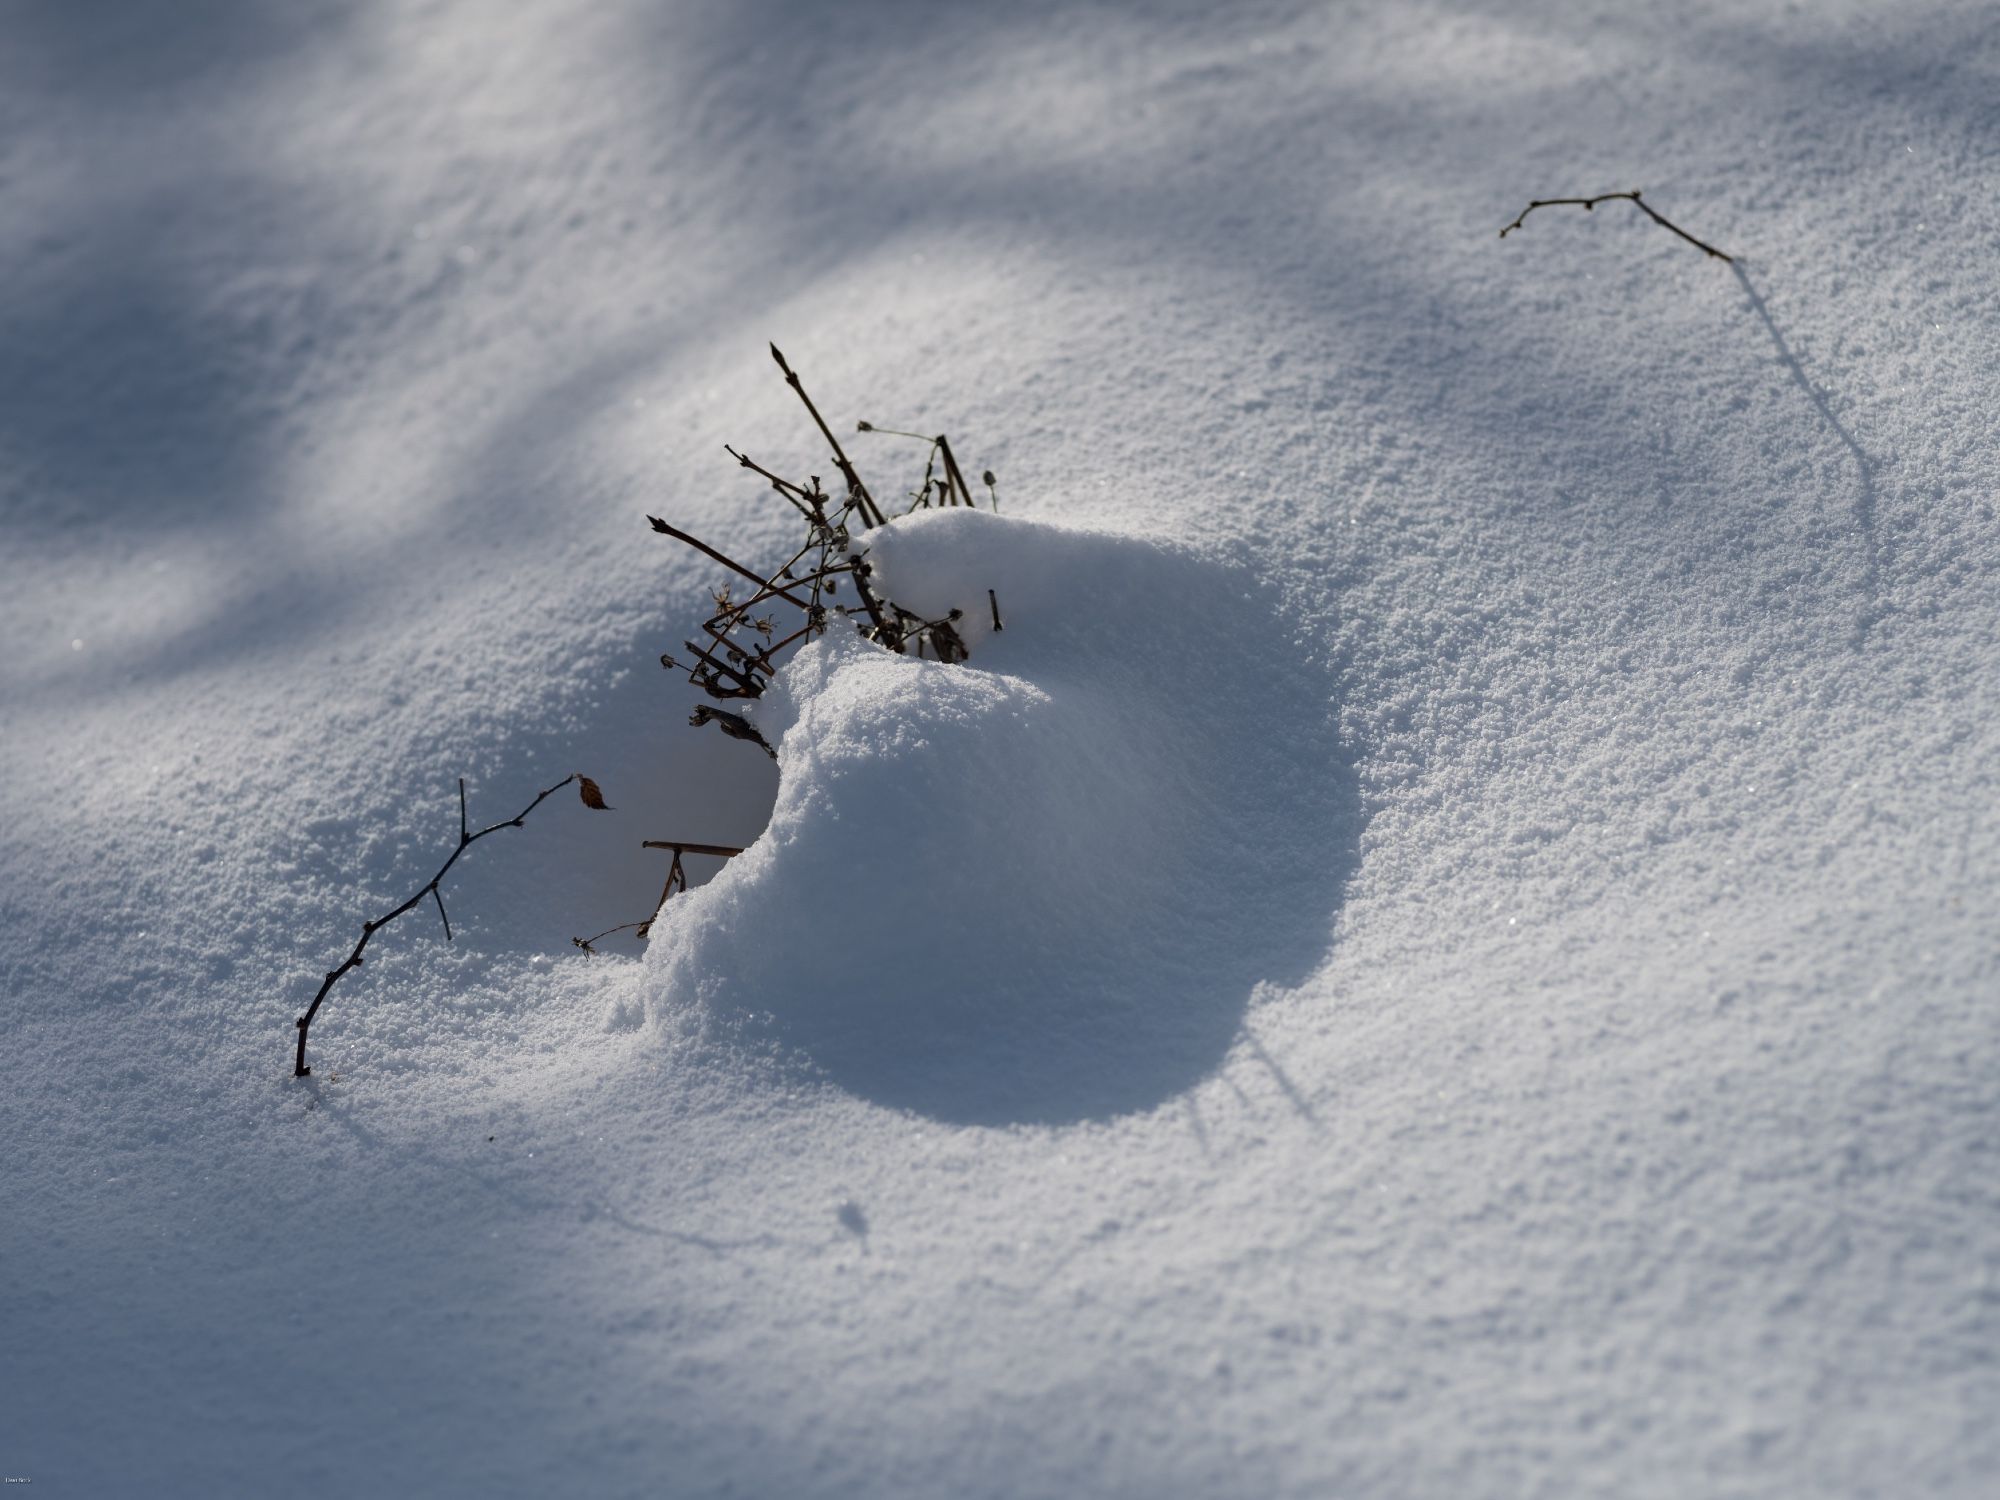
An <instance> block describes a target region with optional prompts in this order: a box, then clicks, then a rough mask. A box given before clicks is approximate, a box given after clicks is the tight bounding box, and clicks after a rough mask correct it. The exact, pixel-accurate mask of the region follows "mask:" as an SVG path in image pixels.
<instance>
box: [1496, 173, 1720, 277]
mask: <svg viewBox="0 0 2000 1500" xmlns="http://www.w3.org/2000/svg"><path fill="white" fill-rule="evenodd" d="M1615 198H1625V199H1629V200H1630V201H1631V202H1632V203H1634V204H1636V205H1637V206H1638V209H1639V212H1641V213H1643V214H1644V215H1645V216H1646V217H1647V218H1649V219H1651V220H1652V221H1653V222H1654V223H1655V224H1657V225H1659V226H1660V227H1661V228H1662V229H1671V230H1672V231H1673V232H1674V233H1675V234H1677V235H1679V236H1680V237H1681V238H1682V239H1684V240H1686V241H1687V242H1688V243H1689V244H1690V245H1692V246H1694V247H1695V249H1697V250H1700V251H1702V252H1703V253H1704V254H1707V255H1712V256H1714V257H1715V258H1716V259H1717V260H1720V261H1728V262H1729V263H1731V264H1732V265H1733V264H1734V263H1735V259H1736V258H1735V257H1734V256H1732V255H1724V254H1723V253H1722V252H1721V251H1720V250H1718V249H1716V248H1715V246H1713V245H1711V244H1708V243H1706V242H1704V241H1702V240H1698V239H1696V238H1695V237H1694V236H1693V235H1691V234H1689V233H1688V232H1687V231H1686V230H1685V229H1683V228H1681V227H1680V225H1678V224H1675V223H1672V222H1671V221H1669V220H1667V219H1665V218H1663V217H1662V216H1661V215H1659V214H1657V213H1655V212H1653V208H1652V205H1651V204H1649V203H1647V202H1646V200H1645V199H1644V198H1642V197H1641V196H1640V194H1639V189H1637V188H1633V189H1632V191H1631V192H1629V193H1599V194H1598V195H1597V196H1596V197H1595V198H1537V199H1535V200H1534V201H1533V202H1532V203H1530V204H1529V205H1528V206H1527V207H1526V208H1524V209H1522V210H1521V212H1520V215H1519V216H1518V217H1517V218H1516V219H1515V220H1514V222H1513V223H1511V224H1509V225H1508V226H1507V227H1506V228H1505V229H1503V230H1501V231H1500V238H1501V239H1503V240H1504V239H1506V238H1507V236H1508V235H1510V234H1512V233H1513V232H1514V231H1515V230H1517V229H1519V228H1520V227H1521V225H1522V223H1523V221H1525V220H1526V219H1527V217H1528V215H1529V214H1531V213H1533V212H1534V211H1535V210H1536V209H1538V208H1560V207H1563V206H1565V205H1574V206H1575V207H1577V208H1581V209H1582V210H1583V211H1584V212H1585V213H1588V212H1590V210H1591V209H1593V208H1595V207H1597V205H1598V204H1600V203H1609V202H1611V201H1612V200H1613V199H1615Z"/></svg>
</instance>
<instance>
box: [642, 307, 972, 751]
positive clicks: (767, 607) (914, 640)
mask: <svg viewBox="0 0 2000 1500" xmlns="http://www.w3.org/2000/svg"><path fill="white" fill-rule="evenodd" d="M771 357H772V358H773V359H775V360H776V361H777V362H778V368H779V369H781V370H783V371H784V372H785V382H786V384H788V385H789V386H791V388H792V389H793V390H794V391H796V392H798V395H799V399H800V400H801V401H802V402H804V403H805V408H806V410H807V411H808V412H810V413H811V414H812V419H813V421H814V423H815V424H816V425H817V426H818V428H819V430H820V432H821V434H822V435H823V436H824V437H825V438H826V440H827V443H828V444H829V445H830V446H831V447H832V449H833V462H834V465H835V467H837V468H838V469H839V470H840V474H841V477H842V479H843V480H844V481H845V482H846V494H845V495H844V496H843V497H842V498H841V499H840V500H839V501H838V503H836V502H835V501H834V499H833V498H832V497H830V496H829V495H828V494H827V493H826V491H825V489H824V488H823V487H822V486H821V484H820V476H819V475H817V474H814V475H812V476H811V477H809V478H808V479H807V480H806V481H805V482H804V483H799V482H797V481H795V480H790V479H785V478H782V477H780V476H779V475H777V474H774V473H773V472H772V471H771V470H769V469H767V468H765V467H764V466H763V465H762V464H760V463H757V462H755V461H754V460H753V459H751V458H750V457H749V456H748V455H747V454H744V453H739V452H737V450H736V449H734V448H730V449H729V450H728V452H729V454H730V456H731V457H733V458H734V459H735V460H736V461H737V463H738V464H740V465H741V466H742V467H744V468H746V469H749V470H752V471H753V472H755V473H757V474H761V475H762V476H763V477H764V478H765V479H767V480H768V481H770V485H771V488H772V489H773V490H775V491H777V493H778V494H779V495H780V496H782V497H783V498H784V500H785V501H786V503H788V504H789V505H791V506H792V507H793V508H794V509H795V510H797V511H798V513H799V515H800V517H801V518H802V520H803V521H804V523H805V536H804V540H803V542H802V543H801V544H800V546H799V548H798V550H797V551H795V552H794V553H793V554H792V555H791V556H790V557H789V558H787V559H786V560H785V562H784V563H783V564H782V565H780V566H779V567H778V568H777V569H775V570H774V571H771V572H759V571H757V570H756V569H753V568H749V567H745V566H744V565H743V564H742V563H740V562H737V561H736V560H735V559H734V558H732V557H729V556H727V555H726V554H725V553H723V552H721V551H719V550H718V549H716V548H714V547H711V546H710V545H709V544H708V543H706V542H704V541H702V540H700V539H699V538H698V537H694V536H690V535H689V534H688V533H687V532H685V531H681V530H678V529H676V528H675V527H673V526H670V525H668V524H667V523H666V522H665V521H663V520H661V519H660V518H659V517H658V516H648V517H647V518H646V519H647V520H649V521H650V522H652V525H653V529H654V530H655V531H658V532H661V533H663V534H664V535H667V536H670V537H673V538H674V539H675V540H676V541H680V542H685V543H686V544H687V545H688V546H690V547H693V548H694V549H696V550H697V551H699V552H701V553H703V554H704V555H705V556H708V557H710V558H713V559H714V560H715V561H716V562H718V563H721V564H722V565H723V566H724V567H726V568H728V569H729V570H730V572H731V573H733V574H734V575H735V577H734V578H733V579H729V580H725V582H724V583H723V585H722V586H721V587H720V588H717V589H715V590H714V591H713V596H714V599H715V605H716V608H715V613H714V614H712V615H710V616H709V617H708V618H707V619H706V620H704V621H702V623H701V627H700V630H701V634H703V635H705V636H706V637H707V638H708V639H707V642H706V644H703V643H701V642H697V641H693V640H688V641H683V642H682V646H683V648H684V649H685V650H686V652H687V653H688V660H687V661H686V662H685V663H682V662H681V661H680V660H679V659H677V658H676V657H675V656H673V655H672V654H671V653H668V654H666V655H663V656H662V657H661V658H660V662H661V665H663V666H665V667H666V668H668V669H669V670H670V671H671V670H675V669H677V668H680V667H682V666H683V665H685V667H686V670H687V674H688V680H689V681H690V682H692V683H694V685H695V686H697V687H699V688H700V689H701V690H702V691H703V692H705V693H706V694H708V696H709V697H711V698H714V699H716V700H718V701H719V702H725V703H726V702H729V701H731V700H733V699H741V698H757V697H761V696H762V695H763V692H764V689H765V687H766V685H767V684H768V683H769V682H770V680H771V678H772V677H773V676H774V675H775V673H776V672H777V668H778V658H779V654H780V653H781V652H783V651H785V650H786V649H787V648H789V647H792V646H795V645H798V644H799V643H801V642H803V641H808V640H811V639H812V638H813V637H815V636H817V635H821V634H823V633H824V632H825V631H826V630H827V629H828V628H829V625H830V624H831V622H832V620H833V618H834V617H855V624H856V626H857V628H858V629H859V630H860V632H861V633H862V634H863V635H864V636H866V637H867V638H868V639H869V640H872V641H874V642H876V643H877V644H878V645H881V646H884V647H887V648H888V649H889V650H891V651H894V652H896V653H898V654H899V655H902V654H909V653H914V654H916V655H917V656H926V655H930V656H935V657H936V658H937V659H938V660H939V661H942V662H962V661H964V660H965V659H966V649H965V642H964V640H963V638H962V637H961V636H960V635H959V632H958V630H957V628H956V626H957V622H958V620H959V619H960V618H961V615H960V612H959V611H958V610H953V611H951V612H950V614H948V615H947V616H945V617H944V618H942V619H937V620H928V619H925V618H924V617H923V616H922V615H920V614H918V613H916V612H914V611H912V610H908V609H905V608H903V607H902V606H900V605H898V604H897V603H896V602H895V601H894V600H892V599H886V598H884V597H883V596H882V594H881V591H880V590H879V589H878V588H876V586H875V584H874V580H873V570H872V568H871V566H870V564H869V562H868V557H867V549H866V547H865V545H862V544H861V543H860V541H859V538H858V537H857V535H856V533H857V532H865V531H868V530H871V529H873V528H874V527H877V526H882V525H885V524H887V520H888V518H887V516H886V515H885V514H884V513H883V510H882V508H881V506H880V505H879V504H877V502H876V500H875V497H874V495H873V494H872V493H871V492H870V490H869V488H868V486H867V484H866V483H864V482H863V480H862V478H861V475H860V472H859V471H858V470H857V469H856V468H855V467H854V464H853V462H852V461H851V460H850V459H849V458H848V456H847V452H846V450H845V449H844V448H842V447H841V445H840V439H839V438H837V437H835V436H834V435H833V429H832V428H830V427H829V426H827V423H826V419H825V418H824V417H822V416H821V415H820V412H819V408H818V407H817V406H815V405H814V404H813V400H812V397H811V396H809V395H807V394H806V388H805V385H804V383H803V382H802V381H800V379H799V376H798V372H797V371H796V370H794V369H793V368H792V367H791V364H790V363H789V362H788V361H787V360H786V359H785V356H784V354H783V353H782V352H781V351H780V350H779V348H778V346H777V345H776V344H773V345H772V346H771ZM857 430H859V431H861V432H880V433H885V434H887V435H890V436H894V437H913V438H916V439H917V440H918V441H919V442H925V443H928V444H930V452H929V454H928V455H927V456H926V459H925V463H924V477H923V482H922V483H921V484H920V485H919V486H918V487H917V489H915V490H914V491H912V492H911V493H910V496H909V500H910V504H909V505H908V507H907V508H906V510H928V509H931V508H933V506H944V507H949V506H971V507H976V506H977V504H978V502H977V500H976V499H975V498H974V496H973V493H972V490H971V487H970V486H969V485H967V484H966V482H965V474H964V472H963V471H962V470H961V469H960V468H959V466H958V459H957V457H956V456H955V455H954V454H953V453H952V451H951V441H950V439H949V438H948V437H946V436H945V435H944V434H943V433H940V434H938V435H937V436H936V437H924V436H923V435H922V434H920V433H911V432H902V431H899V430H897V429H894V428H883V427H876V426H875V425H874V424H873V423H870V422H862V423H859V424H858V428H857ZM940 462H941V463H942V472H941V473H940V471H939V465H940ZM982 478H983V479H984V482H985V485H986V490H987V495H988V499H989V503H990V504H991V505H992V506H993V508H994V509H996V510H997V509H998V508H999V492H998V489H997V487H996V484H995V481H994V477H993V471H992V470H991V469H988V470H986V471H985V473H984V475H983V476H982ZM743 582H747V583H749V584H751V585H754V587H752V588H751V589H750V591H749V592H748V593H746V594H743V595H742V596H741V597H738V595H737V590H738V589H739V588H740V587H741V584H742V583H743ZM843 586H844V587H845V589H846V593H847V595H849V596H851V597H852V598H853V601H854V602H853V603H852V604H849V603H848V602H847V597H846V596H844V595H843V594H842V588H843ZM988 602H989V604H990V605H991V607H992V609H993V621H994V628H995V629H998V628H999V625H1000V606H999V601H998V600H997V599H992V598H990V597H989V600H988ZM787 609H790V610H795V611H797V614H796V615H793V616H789V617H788V616H786V615H785V614H784V613H783V612H784V611H785V610H787ZM780 619H784V620H785V623H786V624H789V625H791V626H792V627H793V628H791V629H789V630H783V631H782V633H781V627H780V624H779V621H780ZM691 722H692V723H694V724H695V725H697V726H699V725H702V724H710V723H713V724H716V725H717V726H719V727H720V728H721V730H722V732H723V733H724V734H727V735H731V736H733V737H734V738H737V739H741V740H746V741H749V742H751V743H754V744H757V745H760V746H762V747H763V748H764V750H765V751H766V752H767V753H772V754H774V755H775V752H774V751H772V750H771V747H770V745H768V744H766V743H765V740H764V737H763V735H762V734H761V733H759V732H758V730H757V728H756V727H755V726H754V725H752V724H751V723H750V722H749V721H748V720H747V719H745V718H744V717H743V716H742V715H741V714H737V713H732V712H730V711H728V710H726V709H719V708H711V707H709V706H707V705H706V704H704V705H703V706H702V707H700V708H697V709H696V710H695V712H694V716H693V718H692V720H691Z"/></svg>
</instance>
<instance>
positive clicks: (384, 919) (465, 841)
mask: <svg viewBox="0 0 2000 1500" xmlns="http://www.w3.org/2000/svg"><path fill="white" fill-rule="evenodd" d="M577 778H578V773H576V772H574V771H572V772H571V773H570V774H569V775H567V776H565V777H563V779H562V780H561V781H558V782H557V783H556V784H555V785H554V786H552V787H550V788H548V789H547V790H546V791H543V792H539V793H537V794H536V796H535V800H534V801H533V802H530V803H529V804H528V805H527V806H526V807H524V808H522V809H521V810H520V811H519V812H518V813H516V814H514V816H513V817H511V818H503V819H502V820H501V821H500V822H498V823H494V824H491V825H489V826H488V827H485V828H482V829H480V830H479V831H478V832H477V833H473V832H471V831H470V826H469V825H468V823H467V822H466V816H465V778H464V777H463V776H461V777H460V778H459V779H458V847H457V848H455V849H453V850H452V851H451V856H450V858H448V859H447V860H445V862H444V864H443V865H442V866H441V867H439V869H438V872H437V874H435V875H433V876H431V878H430V879H429V880H428V881H427V882H426V883H425V884H424V885H422V886H421V887H419V888H418V890H417V893H416V894H415V895H414V896H412V897H410V899H409V900H407V901H405V902H404V903H403V904H402V905H401V906H399V907H397V908H396V909H395V910H394V911H391V912H390V913H388V914H387V915H386V916H380V917H377V918H375V920H374V921H372V922H363V923H362V924H361V940H360V941H359V942H358V943H356V944H355V945H354V951H353V952H352V953H350V954H348V955H347V961H346V962H345V963H343V964H341V966H340V967H339V968H337V969H329V970H328V971H327V975H326V978H325V979H324V980H323V981H321V983H320V987H319V993H318V994H317V995H314V996H313V1002H312V1004H311V1005H310V1006H308V1007H307V1008H306V1013H305V1014H304V1015H302V1016H300V1017H299V1018H298V1020H297V1021H295V1022H293V1023H292V1024H293V1025H295V1026H297V1027H298V1030H299V1047H298V1055H297V1056H296V1057H295V1058H294V1059H293V1061H292V1076H293V1077H294V1078H304V1077H306V1076H307V1075H308V1074H309V1073H311V1072H312V1069H311V1068H309V1067H307V1066H306V1033H307V1032H308V1031H309V1030H310V1029H311V1028H312V1023H313V1017H314V1016H316V1015H318V1014H319V1008H320V1006H321V1005H323V1004H325V1003H326V997H327V994H328V992H329V991H331V990H332V989H333V987H334V986H335V985H336V984H338V983H339V982H340V980H341V978H342V976H343V975H345V974H346V973H347V972H348V970H350V969H358V968H360V967H361V955H362V954H363V953H365V952H367V950H368V940H369V939H370V938H372V937H374V936H375V934H376V933H378V932H380V931H381V930H382V929H383V928H384V927H387V926H388V925H389V924H390V923H391V922H393V921H395V920H396V918H398V917H400V916H402V915H403V914H404V913H406V912H408V911H411V910H413V909H414V908H415V907H416V906H418V905H419V904H420V903H421V902H422V901H423V899H424V897H426V896H429V897H431V898H433V899H434V900H435V901H436V902H437V909H438V915H439V916H440V917H443V916H444V897H443V896H442V895H440V894H439V890H438V887H439V886H440V885H442V884H443V882H444V878H445V876H446V875H449V874H450V873H451V867H452V866H453V865H455V864H457V863H458V857H459V855H461V854H463V853H465V851H466V850H467V849H469V848H471V847H472V846H473V845H474V844H476V843H478V842H479V841H480V840H481V839H483V838H485V837H486V835H487V834H489V833H498V832H499V831H500V830H501V829H503V828H519V827H520V826H521V824H522V821H523V820H524V819H525V818H526V817H527V816H528V814H529V813H531V812H533V811H534V810H535V809H536V808H538V807H540V806H541V805H542V804H543V803H544V802H546V801H547V800H548V799H549V798H550V797H552V796H554V795H555V794H556V793H557V792H559V791H561V790H562V789H563V788H564V787H566V786H568V785H569V784H570V783H571V782H573V781H575V780H577ZM444 935H445V941H446V942H450V941H451V921H450V919H449V918H446V919H445V924H444Z"/></svg>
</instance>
